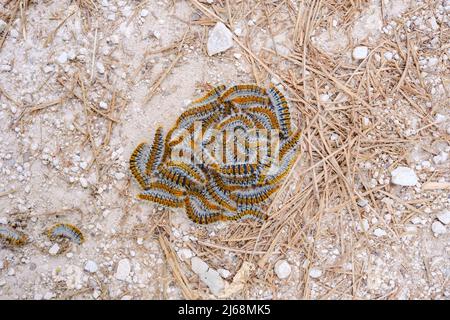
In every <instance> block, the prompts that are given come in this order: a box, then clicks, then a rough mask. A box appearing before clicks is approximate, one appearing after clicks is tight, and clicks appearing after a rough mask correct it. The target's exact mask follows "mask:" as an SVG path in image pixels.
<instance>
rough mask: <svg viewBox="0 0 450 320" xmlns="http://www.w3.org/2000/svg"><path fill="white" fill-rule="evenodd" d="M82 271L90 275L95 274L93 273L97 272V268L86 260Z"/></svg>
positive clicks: (92, 262)
mask: <svg viewBox="0 0 450 320" xmlns="http://www.w3.org/2000/svg"><path fill="white" fill-rule="evenodd" d="M84 270H86V271H87V272H90V273H95V272H97V270H98V267H97V264H96V263H95V262H94V261H92V260H88V261H87V262H86V264H85V265H84Z"/></svg>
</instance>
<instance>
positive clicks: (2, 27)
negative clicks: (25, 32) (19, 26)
mask: <svg viewBox="0 0 450 320" xmlns="http://www.w3.org/2000/svg"><path fill="white" fill-rule="evenodd" d="M6 26H7V24H6V22H5V21H3V20H2V19H0V34H1V33H2V32H3V31H5V30H6Z"/></svg>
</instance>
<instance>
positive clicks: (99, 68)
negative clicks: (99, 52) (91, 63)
mask: <svg viewBox="0 0 450 320" xmlns="http://www.w3.org/2000/svg"><path fill="white" fill-rule="evenodd" d="M96 66H97V71H98V73H100V74H104V73H105V66H104V65H103V63H101V62H100V61H99V62H97V64H96Z"/></svg>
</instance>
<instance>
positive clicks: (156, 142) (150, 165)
mask: <svg viewBox="0 0 450 320" xmlns="http://www.w3.org/2000/svg"><path fill="white" fill-rule="evenodd" d="M163 152H164V143H163V136H162V127H158V129H156V132H155V137H154V139H153V144H152V146H151V148H150V154H149V156H148V160H147V163H146V165H145V174H146V175H151V174H153V173H154V172H155V170H156V168H158V166H159V165H160V163H161V160H162V156H163Z"/></svg>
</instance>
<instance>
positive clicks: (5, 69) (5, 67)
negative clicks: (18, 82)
mask: <svg viewBox="0 0 450 320" xmlns="http://www.w3.org/2000/svg"><path fill="white" fill-rule="evenodd" d="M11 70H12V67H11V66H10V65H9V64H2V65H0V72H9V71H11Z"/></svg>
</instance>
